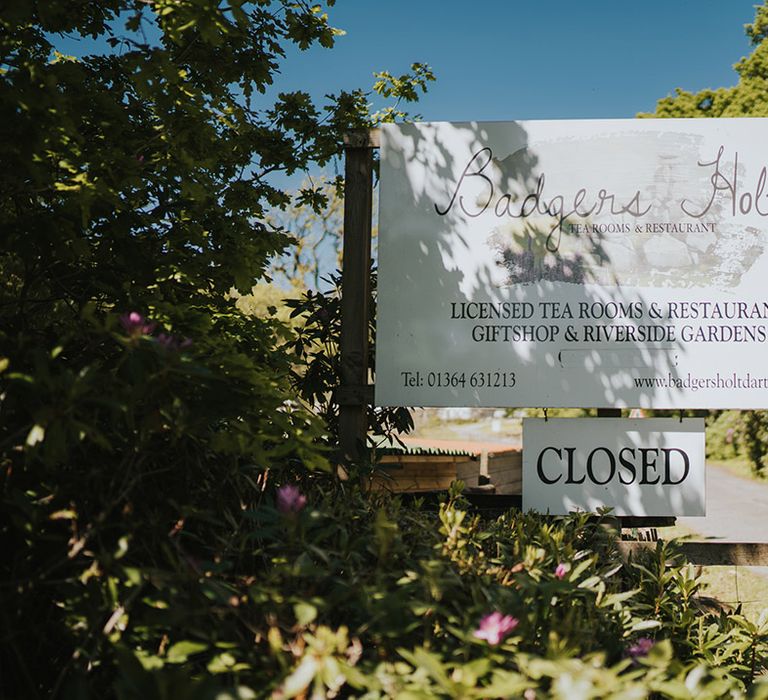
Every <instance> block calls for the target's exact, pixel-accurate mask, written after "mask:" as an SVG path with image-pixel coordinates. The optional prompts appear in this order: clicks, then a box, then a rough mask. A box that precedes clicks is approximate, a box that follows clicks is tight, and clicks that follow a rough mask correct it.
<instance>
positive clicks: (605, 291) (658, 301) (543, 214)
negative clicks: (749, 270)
mask: <svg viewBox="0 0 768 700" xmlns="http://www.w3.org/2000/svg"><path fill="white" fill-rule="evenodd" d="M538 124H539V126H537V127H536V129H537V130H538V131H536V133H534V134H531V133H529V126H534V125H536V123H532V124H531V125H526V124H521V123H511V124H510V123H508V124H471V123H466V124H447V123H438V124H425V125H402V126H400V127H399V129H398V130H392V131H387V130H385V131H384V132H383V134H382V149H383V161H382V184H381V205H380V217H379V229H380V231H379V240H380V251H379V271H380V287H379V298H378V338H379V341H378V352H377V356H378V363H377V364H378V368H377V393H376V396H377V403H380V404H384V405H386V404H399V405H432V406H449V405H468V406H472V405H476V406H523V407H531V406H550V407H569V406H570V407H617V406H620V407H635V406H636V407H654V408H676V407H678V399H679V396H680V393H681V391H680V390H681V385H682V383H683V382H684V379H685V377H686V375H687V372H683V373H681V367H682V368H685V367H686V356H687V353H688V348H687V347H686V345H685V344H684V343H682V342H681V341H680V338H679V335H678V334H677V333H676V329H675V328H674V327H673V326H674V320H670V319H669V318H667V317H666V313H665V310H664V303H665V300H667V299H669V298H675V296H674V295H672V296H671V297H670V294H669V292H665V291H664V290H665V289H666V288H669V287H675V288H677V287H684V286H686V285H688V286H691V285H693V286H695V285H696V284H697V283H698V282H697V281H696V280H694V281H692V282H691V281H690V280H688V278H686V276H685V274H683V272H684V270H683V267H684V266H683V267H681V265H682V263H681V260H680V259H679V256H678V257H675V255H676V253H675V251H677V249H676V248H674V246H673V245H668V246H667V248H665V249H664V250H665V251H666V252H665V255H666V262H665V263H664V264H662V263H661V262H660V261H659V260H658V259H657V258H658V256H655V255H654V253H653V245H654V244H658V243H659V241H660V240H663V239H664V237H663V234H660V233H657V232H656V230H657V229H658V226H657V225H658V224H664V223H665V222H666V220H667V219H669V218H671V216H672V215H671V213H670V212H669V211H668V209H669V207H670V206H671V205H670V204H669V201H670V200H671V198H672V197H673V194H672V193H669V192H668V193H662V192H659V191H658V188H659V185H658V181H659V179H660V178H661V176H662V175H663V173H661V174H660V170H663V169H664V168H668V167H669V164H668V163H667V162H666V161H664V160H663V159H661V160H660V159H658V158H657V159H656V160H655V161H654V160H653V159H651V162H652V163H653V167H649V166H648V165H647V163H646V164H644V163H645V161H644V160H643V157H641V156H644V155H645V154H635V155H628V156H626V159H627V160H629V161H630V162H629V163H628V164H627V167H628V168H629V170H630V172H631V177H629V178H625V179H624V180H621V181H611V182H606V180H609V181H610V180H611V176H610V172H611V161H613V160H615V159H616V158H617V157H620V156H621V157H624V154H617V153H616V152H615V151H611V150H610V149H609V148H607V147H606V144H607V143H609V142H610V138H611V136H612V129H614V128H617V127H615V126H612V124H614V123H611V122H605V123H603V124H602V127H601V128H602V132H601V133H600V134H597V135H596V134H595V133H591V134H581V135H579V134H577V135H576V136H574V137H571V138H565V137H563V136H562V133H563V129H562V127H561V129H560V132H559V135H558V132H557V131H555V130H553V129H552V128H551V125H549V126H547V124H546V123H544V124H545V126H546V127H547V128H545V129H544V130H543V132H542V127H541V126H540V125H541V123H538ZM618 124H621V123H618ZM593 128H594V127H593ZM622 128H623V129H624V130H625V131H626V129H627V127H626V126H623V127H622ZM595 144H597V146H596V145H595ZM641 145H642V146H644V147H645V148H647V149H655V150H656V151H658V152H659V153H662V154H664V153H668V152H671V151H675V149H677V150H676V151H675V153H677V152H678V151H679V150H680V140H679V139H678V138H676V137H675V135H674V134H673V135H672V136H670V135H668V134H664V133H658V134H657V133H651V134H649V135H648V134H646V135H645V136H644V138H643V139H641ZM694 145H695V144H694ZM684 146H685V144H684ZM689 146H690V147H691V148H692V147H693V146H691V145H690V144H688V146H686V148H688V147H689ZM683 150H685V148H684V149H683ZM688 155H690V154H688ZM675 157H677V155H676V156H675ZM634 161H637V163H635V162H634ZM694 164H695V160H694ZM641 165H642V167H641ZM633 168H634V169H633ZM577 169H580V170H578V172H579V175H578V177H577V178H576V179H575V180H574V176H573V172H574V171H575V170H577ZM614 171H615V168H614ZM582 173H583V175H582ZM606 173H607V174H606ZM702 176H703V174H702ZM574 182H576V183H577V184H576V185H574V184H573V183H574ZM694 184H696V185H699V184H700V183H694ZM651 202H653V205H654V209H653V211H651V205H650V203H651ZM678 218H679V216H678ZM662 228H663V226H662ZM659 230H660V229H659ZM638 232H640V233H638ZM646 232H648V233H646ZM667 238H669V239H670V240H672V241H673V243H674V241H677V239H676V238H675V239H672V238H670V237H669V236H667ZM710 239H711V236H709V235H708V234H702V236H701V237H699V238H697V237H696V236H694V235H689V236H688V240H687V242H686V245H687V246H688V247H689V248H691V249H695V248H696V247H697V246H698V247H699V248H701V247H702V246H704V244H705V243H706V242H707V241H710ZM707 245H711V241H710V242H709V243H707ZM673 248H674V250H673ZM707 249H708V248H707ZM673 253H675V254H673ZM677 253H679V251H677ZM662 257H663V256H662ZM696 260H698V261H699V262H701V261H702V258H701V257H699V258H697V259H696ZM686 261H688V262H690V264H691V265H694V266H695V264H694V263H695V262H696V261H695V260H694V256H693V255H689V256H688V258H686ZM662 262H663V260H662ZM675 271H677V274H674V272H675ZM712 274H715V276H716V273H712ZM721 282H722V280H721ZM675 294H676V293H675ZM654 305H656V306H654ZM653 309H655V313H654V311H653ZM473 376H474V380H473ZM409 382H410V385H409ZM489 384H490V386H489ZM687 394H688V398H687V400H686V402H685V405H687V406H690V407H693V406H698V405H701V404H700V403H696V395H695V393H694V391H690V390H689V391H688V392H687ZM411 397H412V398H411Z"/></svg>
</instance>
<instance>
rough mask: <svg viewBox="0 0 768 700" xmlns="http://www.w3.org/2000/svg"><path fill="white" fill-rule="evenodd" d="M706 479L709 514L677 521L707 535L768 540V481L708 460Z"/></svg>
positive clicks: (752, 540)
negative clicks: (750, 476) (763, 481)
mask: <svg viewBox="0 0 768 700" xmlns="http://www.w3.org/2000/svg"><path fill="white" fill-rule="evenodd" d="M706 479H707V514H706V516H704V517H697V518H694V517H684V518H683V517H681V518H678V519H677V523H678V524H679V525H682V526H683V527H686V528H688V529H689V530H694V531H695V532H697V533H699V534H700V535H703V536H704V537H707V538H710V537H711V538H716V539H718V540H726V541H732V542H768V483H761V482H758V481H753V480H751V479H746V478H743V477H740V476H736V475H734V474H731V473H730V472H728V471H726V470H725V469H723V468H721V467H718V466H716V465H714V464H707V474H706ZM660 534H661V533H660Z"/></svg>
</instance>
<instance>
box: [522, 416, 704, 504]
mask: <svg viewBox="0 0 768 700" xmlns="http://www.w3.org/2000/svg"><path fill="white" fill-rule="evenodd" d="M704 458H705V455H704V420H703V419H702V418H689V419H683V420H682V421H680V420H679V419H668V418H661V419H658V418H649V419H626V418H559V419H558V418H555V419H550V420H543V419H525V420H524V421H523V508H524V509H525V510H536V511H539V512H542V513H547V512H548V513H550V514H552V515H564V514H566V513H569V512H572V511H577V510H579V511H596V510H597V509H599V508H605V507H609V508H612V509H613V512H614V514H615V515H626V516H630V515H632V516H670V515H694V516H696V515H704V514H705V478H704Z"/></svg>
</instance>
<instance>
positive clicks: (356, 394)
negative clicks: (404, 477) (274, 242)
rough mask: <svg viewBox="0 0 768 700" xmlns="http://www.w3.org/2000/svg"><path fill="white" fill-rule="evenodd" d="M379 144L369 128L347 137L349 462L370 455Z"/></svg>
mask: <svg viewBox="0 0 768 700" xmlns="http://www.w3.org/2000/svg"><path fill="white" fill-rule="evenodd" d="M373 148H375V145H374V143H373V141H372V139H371V135H370V134H369V133H368V132H367V131H365V132H356V133H352V134H348V135H346V136H345V137H344V251H343V258H342V274H341V340H340V344H339V352H340V354H341V386H340V387H339V391H338V401H339V451H340V457H341V461H342V463H343V464H351V463H353V462H359V461H360V460H362V459H363V458H364V456H365V442H366V431H367V425H368V421H367V415H366V414H367V408H368V322H369V320H370V308H369V306H370V303H369V300H370V296H371V284H370V268H371V225H372V218H373V150H372V149H373Z"/></svg>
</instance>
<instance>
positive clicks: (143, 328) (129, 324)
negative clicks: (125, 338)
mask: <svg viewBox="0 0 768 700" xmlns="http://www.w3.org/2000/svg"><path fill="white" fill-rule="evenodd" d="M120 325H121V326H122V327H123V328H124V329H125V332H126V333H127V334H128V335H130V336H131V337H132V338H138V337H139V336H142V335H150V334H151V333H152V331H154V330H155V328H156V327H157V324H156V323H153V322H152V321H147V320H146V319H145V318H144V317H143V316H142V315H141V314H140V313H139V312H138V311H131V312H130V313H127V314H123V315H122V316H121V317H120Z"/></svg>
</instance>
